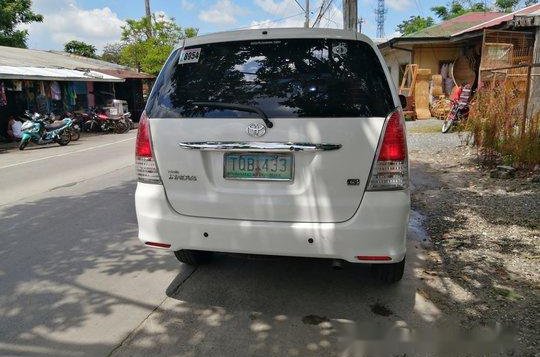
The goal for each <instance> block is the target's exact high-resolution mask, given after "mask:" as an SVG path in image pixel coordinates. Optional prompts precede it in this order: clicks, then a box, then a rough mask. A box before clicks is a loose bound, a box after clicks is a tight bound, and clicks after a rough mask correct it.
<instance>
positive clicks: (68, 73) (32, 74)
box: [0, 66, 124, 82]
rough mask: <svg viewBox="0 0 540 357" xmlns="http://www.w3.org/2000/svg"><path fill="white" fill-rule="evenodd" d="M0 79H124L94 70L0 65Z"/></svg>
mask: <svg viewBox="0 0 540 357" xmlns="http://www.w3.org/2000/svg"><path fill="white" fill-rule="evenodd" d="M0 79H26V80H38V81H40V80H41V81H43V80H46V81H77V82H124V79H122V78H118V77H114V76H110V75H107V74H103V73H99V72H96V71H92V70H88V71H77V70H74V69H65V68H43V67H13V66H0Z"/></svg>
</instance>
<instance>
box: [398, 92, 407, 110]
mask: <svg viewBox="0 0 540 357" xmlns="http://www.w3.org/2000/svg"><path fill="white" fill-rule="evenodd" d="M399 101H400V103H401V108H403V109H405V108H406V107H407V97H405V96H404V95H403V94H400V95H399Z"/></svg>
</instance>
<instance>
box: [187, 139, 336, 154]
mask: <svg viewBox="0 0 540 357" xmlns="http://www.w3.org/2000/svg"><path fill="white" fill-rule="evenodd" d="M179 146H180V147H181V148H182V149H188V150H201V151H231V152H235V151H251V152H292V151H334V150H339V149H341V147H342V145H341V144H327V143H322V144H312V143H283V142H282V143H279V142H256V141H250V142H247V141H246V142H239V141H197V142H181V143H179Z"/></svg>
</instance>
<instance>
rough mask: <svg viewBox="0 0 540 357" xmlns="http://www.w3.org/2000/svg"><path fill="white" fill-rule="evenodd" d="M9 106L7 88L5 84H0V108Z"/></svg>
mask: <svg viewBox="0 0 540 357" xmlns="http://www.w3.org/2000/svg"><path fill="white" fill-rule="evenodd" d="M6 105H7V96H6V86H5V85H4V82H0V107H5V106H6Z"/></svg>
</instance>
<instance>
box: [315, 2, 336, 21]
mask: <svg viewBox="0 0 540 357" xmlns="http://www.w3.org/2000/svg"><path fill="white" fill-rule="evenodd" d="M333 2H334V0H330V1H328V4H326V8H325V9H323V6H325V3H324V1H323V3H322V4H321V9H320V10H319V15H317V18H316V19H315V22H314V23H313V26H312V27H315V26H316V25H318V24H319V23H320V21H321V18H322V17H323V16H324V14H326V12H327V11H328V9H329V8H330V6H331V5H332V3H333Z"/></svg>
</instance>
